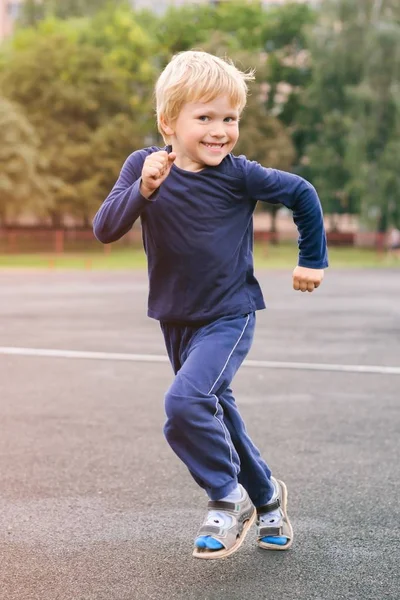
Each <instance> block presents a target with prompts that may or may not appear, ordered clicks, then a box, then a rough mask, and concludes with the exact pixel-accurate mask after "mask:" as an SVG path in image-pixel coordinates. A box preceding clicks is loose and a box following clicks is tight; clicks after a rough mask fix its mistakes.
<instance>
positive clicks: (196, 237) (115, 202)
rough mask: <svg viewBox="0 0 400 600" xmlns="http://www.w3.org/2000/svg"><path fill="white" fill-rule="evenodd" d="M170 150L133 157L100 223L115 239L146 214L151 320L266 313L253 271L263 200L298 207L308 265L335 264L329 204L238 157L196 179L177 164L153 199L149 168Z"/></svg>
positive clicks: (299, 182) (104, 235) (104, 237)
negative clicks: (327, 223)
mask: <svg viewBox="0 0 400 600" xmlns="http://www.w3.org/2000/svg"><path fill="white" fill-rule="evenodd" d="M162 149H163V148H158V147H155V146H153V147H150V148H145V149H143V150H138V151H136V152H133V154H131V155H130V156H129V157H128V159H127V160H126V161H125V164H124V165H123V167H122V170H121V173H120V176H119V178H118V180H117V182H116V184H115V185H114V187H113V189H112V190H111V192H110V194H109V196H108V197H107V198H106V200H105V201H104V203H103V204H102V206H101V207H100V209H99V211H98V212H97V214H96V216H95V218H94V221H93V227H94V234H95V236H96V238H97V239H98V240H99V241H101V242H103V243H109V242H114V241H116V240H118V239H119V238H121V237H122V236H123V235H124V234H125V233H127V232H128V231H129V230H130V229H131V227H132V226H133V224H134V223H135V221H136V220H137V219H138V218H139V217H140V219H141V224H142V236H143V245H144V249H145V252H146V254H147V261H148V274H149V285H150V287H149V301H148V315H149V316H150V317H153V318H154V319H158V320H160V321H172V322H180V323H191V322H197V321H211V320H213V319H216V318H219V317H221V316H225V315H239V314H246V313H249V312H253V311H254V310H259V309H262V308H265V304H264V299H263V295H262V292H261V289H260V286H259V284H258V282H257V280H256V278H255V276H254V269H253V213H254V209H255V207H256V204H257V201H262V202H269V203H271V204H278V203H282V204H284V205H285V206H287V207H288V208H290V209H291V210H292V211H293V218H294V221H295V223H296V225H297V228H298V230H299V262H298V264H299V265H300V266H303V267H309V268H313V269H322V268H324V267H327V266H328V261H327V249H326V237H325V231H324V225H323V216H322V209H321V204H320V201H319V199H318V196H317V193H316V191H315V189H314V188H313V186H312V185H311V184H310V183H308V182H307V181H305V180H304V179H302V178H301V177H299V176H297V175H293V174H291V173H285V172H283V171H278V170H276V169H269V168H265V167H262V166H261V165H260V164H259V163H257V162H252V161H249V160H247V159H246V158H245V157H244V156H233V155H232V154H229V155H228V156H226V157H225V159H224V160H223V161H222V162H221V164H220V165H218V166H216V167H205V168H204V169H203V170H202V171H199V172H197V173H195V172H192V171H185V170H183V169H180V168H179V167H177V166H176V165H175V164H173V165H172V168H171V171H170V174H169V175H168V177H167V178H166V180H165V181H164V182H163V183H162V185H161V186H160V188H159V189H158V190H157V191H156V192H155V193H154V194H153V195H152V196H151V198H150V200H148V199H146V198H144V197H143V196H142V195H141V194H140V191H139V188H140V182H141V179H140V176H141V172H142V167H143V163H144V160H145V158H146V156H147V155H148V154H150V153H152V152H157V151H159V150H162Z"/></svg>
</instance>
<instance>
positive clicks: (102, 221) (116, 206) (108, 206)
mask: <svg viewBox="0 0 400 600" xmlns="http://www.w3.org/2000/svg"><path fill="white" fill-rule="evenodd" d="M144 158H145V155H144V154H143V152H141V151H138V152H134V153H133V154H131V155H130V156H129V157H128V158H127V160H126V161H125V163H124V165H123V167H122V169H121V173H120V175H119V177H118V180H117V181H116V183H115V185H114V187H113V188H112V190H111V192H110V193H109V195H108V196H107V198H106V199H105V200H104V202H103V204H102V205H101V207H100V208H99V210H98V211H97V213H96V215H95V217H94V219H93V232H94V235H95V236H96V238H97V239H98V240H99V241H100V242H102V243H103V244H109V243H111V242H115V241H116V240H119V239H120V238H121V237H122V236H123V235H125V234H126V233H127V232H128V231H129V230H130V229H131V228H132V226H133V224H134V223H135V221H137V219H138V218H139V217H140V215H141V213H142V212H143V210H144V209H145V208H146V206H147V205H148V204H149V202H151V201H153V200H155V199H156V197H157V191H156V192H155V193H154V194H152V196H151V200H148V199H147V198H145V197H144V196H142V194H141V193H140V191H139V190H140V182H141V177H140V175H138V173H139V174H140V173H141V172H142V167H143V162H144Z"/></svg>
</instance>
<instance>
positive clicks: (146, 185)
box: [140, 150, 176, 198]
mask: <svg viewBox="0 0 400 600" xmlns="http://www.w3.org/2000/svg"><path fill="white" fill-rule="evenodd" d="M175 159H176V153H175V152H170V153H169V154H168V152H166V151H165V150H161V151H160V152H153V154H149V156H148V157H147V158H146V160H145V161H144V164H143V169H142V181H141V184H140V193H141V194H142V196H144V197H145V198H149V197H150V196H151V194H152V193H153V192H155V191H156V190H157V189H158V188H159V187H160V185H161V184H162V182H163V181H164V180H165V179H166V178H167V177H168V175H169V172H170V170H171V167H172V164H173V162H174V160H175Z"/></svg>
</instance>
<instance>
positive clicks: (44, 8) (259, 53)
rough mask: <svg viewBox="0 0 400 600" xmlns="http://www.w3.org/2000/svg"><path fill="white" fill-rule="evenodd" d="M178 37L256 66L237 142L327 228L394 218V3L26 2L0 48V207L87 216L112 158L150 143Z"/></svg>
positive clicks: (398, 45)
mask: <svg viewBox="0 0 400 600" xmlns="http://www.w3.org/2000/svg"><path fill="white" fill-rule="evenodd" d="M29 24H30V25H32V27H27V25H29ZM191 48H198V49H203V50H206V51H209V52H212V53H215V54H218V55H219V56H226V55H228V56H229V57H230V58H232V59H233V61H234V62H235V64H237V65H238V67H239V68H241V69H244V70H246V69H247V68H256V77H257V80H256V82H255V83H254V84H252V85H251V86H250V87H251V90H250V96H249V101H248V106H247V108H246V110H245V112H244V114H243V116H242V120H241V136H240V140H239V143H238V145H237V147H236V149H235V152H236V153H245V154H246V155H247V156H248V158H250V159H253V160H257V161H259V162H261V163H262V164H264V165H266V166H271V167H276V168H280V169H284V170H292V169H295V170H296V171H298V172H299V173H300V174H302V175H304V176H305V177H307V178H308V179H310V180H311V181H312V182H313V183H314V184H315V185H316V187H317V189H318V192H319V195H320V197H321V200H322V203H323V206H324V210H325V212H326V213H327V214H328V215H329V214H332V215H333V218H332V226H333V227H334V226H335V218H334V215H335V214H338V213H342V212H358V213H360V214H361V217H362V219H363V220H364V222H365V223H367V224H368V225H369V226H374V227H378V228H379V229H381V230H384V229H386V227H387V226H389V225H390V223H395V222H397V223H398V222H399V219H400V214H399V213H400V202H399V198H400V181H399V175H398V167H397V163H396V160H397V157H398V153H399V150H400V147H399V141H398V140H399V133H400V124H399V123H400V117H399V115H400V91H399V90H400V5H399V3H398V2H397V1H396V0H363V2H354V0H323V1H322V3H321V5H320V7H319V8H318V10H314V9H312V8H310V6H309V5H308V4H303V3H297V2H294V3H290V2H287V3H285V4H283V5H280V6H272V7H268V8H266V7H265V6H263V5H262V3H260V2H258V1H256V0H255V1H254V2H242V1H241V0H232V1H230V2H221V3H218V4H216V5H211V4H209V3H204V4H188V5H184V6H179V7H173V6H171V7H170V8H169V9H168V10H167V11H166V12H165V13H164V14H161V15H158V14H155V13H152V12H150V11H149V10H140V11H139V10H136V11H135V10H133V9H132V5H131V3H130V2H128V0H121V1H114V2H109V1H107V0H63V1H61V0H41V1H39V0H26V1H25V2H24V13H23V17H22V20H21V25H20V27H19V29H18V30H17V32H16V35H15V36H14V38H13V39H12V40H11V41H10V42H8V43H5V44H3V45H2V47H1V48H0V85H1V93H2V95H3V96H4V97H5V98H7V100H3V101H2V104H1V106H0V113H1V117H0V118H2V119H3V121H2V123H3V124H4V125H3V130H2V131H1V134H0V135H2V136H3V137H2V140H3V144H2V148H1V151H0V152H1V153H2V154H1V156H2V157H3V161H4V164H5V165H6V167H5V169H3V172H2V178H1V181H0V190H1V195H0V212H2V214H3V215H9V216H11V217H13V216H16V215H17V214H18V212H19V211H20V209H21V210H22V209H23V207H25V206H28V205H29V206H30V207H32V209H33V210H34V211H35V212H36V213H37V214H39V215H42V214H44V211H46V210H47V211H48V214H50V215H51V217H52V219H53V221H54V222H55V223H57V222H58V221H60V220H62V219H63V217H64V216H65V215H67V214H72V215H74V216H75V217H77V218H78V220H81V221H82V222H84V223H89V222H90V219H91V215H92V214H93V212H94V211H95V209H96V208H97V206H98V204H99V203H100V202H101V200H102V199H103V198H104V196H105V195H106V194H107V193H108V191H109V189H110V187H111V185H112V184H113V183H114V181H115V179H116V177H117V175H118V172H119V169H120V167H121V165H122V163H123V161H124V159H125V158H126V156H127V155H128V154H129V153H130V152H131V151H133V150H134V149H136V148H138V147H143V146H144V145H147V144H151V143H155V141H156V140H157V139H158V135H157V132H156V126H155V114H154V105H153V87H154V83H155V81H156V78H157V75H158V73H159V72H160V70H161V69H162V68H163V67H164V65H165V64H166V63H167V62H168V60H169V59H170V58H171V56H172V55H173V54H175V53H176V52H180V51H183V50H187V49H191ZM6 115H9V116H8V117H7V116H6ZM7 119H8V120H7ZM4 140H5V141H4ZM16 157H18V158H16ZM296 161H297V164H295V163H296ZM25 164H26V165H30V166H26V167H22V165H25ZM17 165H19V166H18V168H17ZM4 173H5V175H4ZM38 190H40V191H39V192H38Z"/></svg>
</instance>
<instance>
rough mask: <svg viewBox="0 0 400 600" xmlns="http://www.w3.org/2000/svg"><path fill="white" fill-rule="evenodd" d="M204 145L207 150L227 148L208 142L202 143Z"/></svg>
mask: <svg viewBox="0 0 400 600" xmlns="http://www.w3.org/2000/svg"><path fill="white" fill-rule="evenodd" d="M201 143H202V144H203V146H206V147H207V148H216V149H218V148H223V147H224V146H225V144H209V143H207V142H201Z"/></svg>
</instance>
